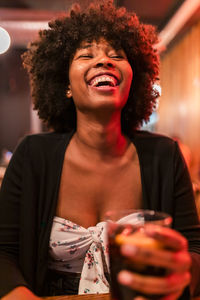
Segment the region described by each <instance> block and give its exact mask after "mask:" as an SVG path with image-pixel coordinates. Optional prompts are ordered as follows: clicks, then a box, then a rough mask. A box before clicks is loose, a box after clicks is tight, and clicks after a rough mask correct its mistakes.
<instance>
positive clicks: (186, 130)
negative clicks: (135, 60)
mask: <svg viewBox="0 0 200 300" xmlns="http://www.w3.org/2000/svg"><path fill="white" fill-rule="evenodd" d="M161 87H162V96H161V98H160V104H159V110H158V112H159V121H158V123H157V126H156V131H157V132H159V133H164V134H166V135H169V136H174V135H175V136H178V137H179V138H180V139H181V140H182V142H183V143H184V144H186V145H187V146H188V147H189V148H190V150H191V155H192V161H191V174H192V177H193V178H197V177H199V179H200V21H198V23H197V24H195V25H194V26H193V27H192V28H191V29H190V30H189V31H188V32H187V33H186V34H185V35H184V36H183V37H182V39H181V40H179V41H178V42H176V44H175V45H174V46H173V47H171V49H169V50H168V51H166V53H164V55H163V57H162V58H161Z"/></svg>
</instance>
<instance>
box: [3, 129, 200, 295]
mask: <svg viewBox="0 0 200 300" xmlns="http://www.w3.org/2000/svg"><path fill="white" fill-rule="evenodd" d="M72 135H73V133H70V134H67V133H63V134H61V133H45V134H38V135H31V136H27V137H26V138H24V139H23V141H22V142H21V143H20V144H19V146H18V147H17V149H16V150H15V152H14V154H13V156H12V159H11V161H10V164H9V166H8V168H7V171H6V174H5V176H4V180H3V182H2V186H1V191H0V296H3V295H4V294H6V293H8V292H9V291H10V290H12V289H13V288H15V287H16V286H19V285H25V286H27V287H28V288H30V289H31V290H32V291H33V292H34V293H36V294H38V295H40V296H42V295H45V278H46V274H47V257H48V245H49V237H50V232H51V226H52V221H53V217H54V215H55V210H56V203H57V198H58V191H59V184H60V177H61V172H62V165H63V160H64V155H65V151H66V147H67V145H68V143H69V141H70V139H71V137H72ZM132 142H133V143H134V145H135V146H136V149H137V153H138V157H139V162H140V169H141V180H142V192H143V204H142V207H143V208H148V209H154V210H159V211H164V212H166V213H169V214H170V215H171V216H172V217H173V228H175V229H176V230H178V231H180V232H181V233H182V234H183V235H184V236H185V237H186V238H187V239H188V241H189V249H190V251H191V252H193V254H192V257H193V261H194V262H195V263H194V269H193V270H194V272H195V274H196V275H195V278H196V280H199V281H200V227H199V222H198V217H197V212H196V207H195V203H194V197H193V191H192V185H191V182H190V178H189V174H188V171H187V168H186V165H185V162H184V160H183V157H182V155H181V153H180V150H179V147H178V146H177V143H176V142H174V141H173V140H171V139H170V138H168V137H164V136H161V135H156V134H151V133H148V132H143V131H138V132H135V135H134V137H133V138H132ZM133 180H134V178H133ZM199 285H200V283H199ZM185 299H188V298H185Z"/></svg>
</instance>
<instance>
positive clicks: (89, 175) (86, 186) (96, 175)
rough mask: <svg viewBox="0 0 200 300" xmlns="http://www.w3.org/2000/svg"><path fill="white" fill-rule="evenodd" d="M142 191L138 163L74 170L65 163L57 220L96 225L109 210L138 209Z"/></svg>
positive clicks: (134, 161) (70, 165) (85, 225)
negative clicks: (59, 218)
mask: <svg viewBox="0 0 200 300" xmlns="http://www.w3.org/2000/svg"><path fill="white" fill-rule="evenodd" d="M141 205H142V187H141V176H140V166H139V162H138V159H135V160H133V161H132V162H131V163H129V164H125V165H124V166H120V167H119V168H118V167H102V166H101V165H98V164H97V165H96V166H94V167H93V168H87V167H83V168H81V167H78V168H76V167H74V166H73V164H70V162H69V161H65V163H64V165H63V171H62V176H61V181H60V189H59V195H58V203H57V212H56V213H57V216H60V217H62V218H65V219H67V220H70V221H73V222H75V223H77V224H79V225H82V226H83V227H88V226H91V225H95V224H97V223H98V222H99V221H101V220H103V219H104V215H105V213H106V211H108V210H113V209H116V210H120V209H129V208H135V209H137V208H140V207H141Z"/></svg>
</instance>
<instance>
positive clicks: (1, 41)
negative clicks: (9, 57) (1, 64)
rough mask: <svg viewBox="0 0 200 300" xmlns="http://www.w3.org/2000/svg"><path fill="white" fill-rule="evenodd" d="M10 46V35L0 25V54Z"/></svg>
mask: <svg viewBox="0 0 200 300" xmlns="http://www.w3.org/2000/svg"><path fill="white" fill-rule="evenodd" d="M9 47H10V36H9V34H8V32H7V31H6V30H5V29H4V28H2V27H0V54H3V53H4V52H6V51H7V50H8V48H9Z"/></svg>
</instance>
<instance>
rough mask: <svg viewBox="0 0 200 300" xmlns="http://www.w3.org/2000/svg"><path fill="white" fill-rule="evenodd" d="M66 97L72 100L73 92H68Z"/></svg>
mask: <svg viewBox="0 0 200 300" xmlns="http://www.w3.org/2000/svg"><path fill="white" fill-rule="evenodd" d="M66 96H67V98H71V96H72V93H71V90H67V92H66Z"/></svg>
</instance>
